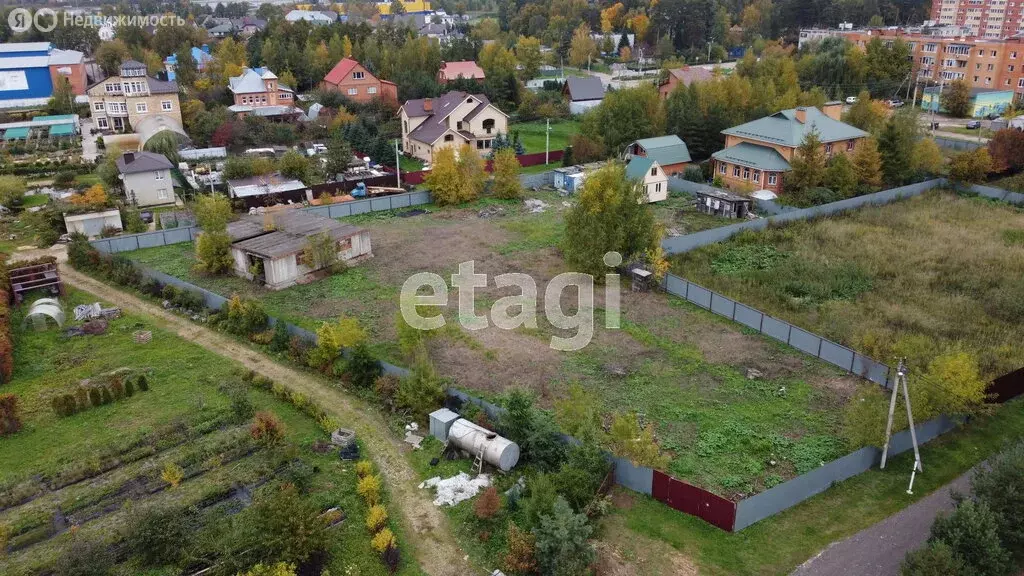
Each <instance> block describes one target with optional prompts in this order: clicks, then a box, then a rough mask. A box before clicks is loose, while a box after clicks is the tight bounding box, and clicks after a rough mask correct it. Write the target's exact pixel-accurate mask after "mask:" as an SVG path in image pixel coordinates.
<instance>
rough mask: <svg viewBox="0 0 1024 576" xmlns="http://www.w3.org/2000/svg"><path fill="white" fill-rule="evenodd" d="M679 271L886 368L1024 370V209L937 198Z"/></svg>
mask: <svg viewBox="0 0 1024 576" xmlns="http://www.w3.org/2000/svg"><path fill="white" fill-rule="evenodd" d="M674 268H675V271H676V272H677V273H678V274H680V275H682V276H684V277H686V278H689V279H690V280H693V281H694V282H697V283H699V284H703V285H704V286H707V287H708V288H712V289H714V290H717V291H720V292H722V293H724V294H726V295H729V296H732V297H734V298H737V299H738V300H740V301H741V302H745V303H747V304H749V305H751V306H755V307H758V308H760V309H762V310H764V311H766V312H768V313H771V314H775V315H778V316H780V317H782V318H784V319H786V320H789V321H790V322H793V323H795V324H796V325H798V326H802V327H804V328H807V329H809V330H812V331H815V332H818V333H820V334H823V335H825V336H827V337H829V338H831V339H833V340H836V341H838V342H841V343H843V344H846V345H848V346H851V347H852V348H854V349H857V350H859V351H861V352H863V353H865V354H868V355H870V356H873V357H874V358H877V359H879V360H882V361H889V360H891V359H892V358H893V357H894V356H896V355H905V356H907V357H908V358H909V360H910V365H911V369H912V370H915V369H916V370H918V371H920V370H923V369H924V368H925V367H926V365H927V364H928V362H929V361H930V360H932V359H933V358H934V357H935V356H937V355H938V354H941V353H943V352H945V351H947V350H950V349H952V348H956V347H960V348H963V349H966V350H968V351H970V352H971V353H973V354H974V355H975V356H976V357H977V358H978V360H979V363H980V367H981V372H982V376H983V377H985V378H993V377H996V376H999V375H1002V374H1004V373H1006V372H1009V371H1011V370H1015V369H1017V368H1020V367H1021V366H1024V346H1021V342H1022V341H1024V282H1021V278H1024V210H1022V209H1020V208H1016V207H1012V206H1008V205H1004V204H999V203H995V202H992V201H989V200H984V199H980V198H962V197H958V196H955V195H952V194H949V193H943V192H938V191H936V192H931V193H927V194H925V195H922V196H919V197H916V198H913V199H910V200H906V201H903V202H898V203H894V204H889V205H887V206H882V207H874V208H864V209H861V210H858V211H856V212H853V213H851V214H848V215H844V216H840V217H836V218H827V219H821V220H817V221H814V222H804V223H799V224H793V225H787V226H784V227H777V228H771V229H769V230H767V231H765V232H762V233H749V234H743V235H740V236H737V237H735V238H734V239H732V240H731V241H729V242H725V243H721V244H716V245H713V246H707V247H704V248H701V249H699V250H696V251H694V252H690V253H688V254H685V255H682V256H679V257H678V258H677V259H676V260H675V262H674Z"/></svg>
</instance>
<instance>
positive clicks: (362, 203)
mask: <svg viewBox="0 0 1024 576" xmlns="http://www.w3.org/2000/svg"><path fill="white" fill-rule="evenodd" d="M349 206H351V208H352V215H353V216H355V215H356V214H366V213H367V212H369V211H370V201H369V200H356V201H355V202H349Z"/></svg>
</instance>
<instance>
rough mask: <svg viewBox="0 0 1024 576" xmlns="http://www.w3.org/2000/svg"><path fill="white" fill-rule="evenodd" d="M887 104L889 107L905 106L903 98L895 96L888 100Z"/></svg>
mask: <svg viewBox="0 0 1024 576" xmlns="http://www.w3.org/2000/svg"><path fill="white" fill-rule="evenodd" d="M885 105H886V106H888V107H889V108H899V107H900V106H903V100H900V99H899V98H893V99H892V100H886V101H885Z"/></svg>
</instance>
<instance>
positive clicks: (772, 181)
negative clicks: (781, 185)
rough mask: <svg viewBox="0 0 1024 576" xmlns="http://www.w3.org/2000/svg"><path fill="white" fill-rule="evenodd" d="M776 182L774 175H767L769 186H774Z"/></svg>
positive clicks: (776, 177) (776, 178)
mask: <svg viewBox="0 0 1024 576" xmlns="http://www.w3.org/2000/svg"><path fill="white" fill-rule="evenodd" d="M776 182H778V176H776V175H775V174H774V173H772V174H769V175H768V185H769V186H774V185H775V183H776Z"/></svg>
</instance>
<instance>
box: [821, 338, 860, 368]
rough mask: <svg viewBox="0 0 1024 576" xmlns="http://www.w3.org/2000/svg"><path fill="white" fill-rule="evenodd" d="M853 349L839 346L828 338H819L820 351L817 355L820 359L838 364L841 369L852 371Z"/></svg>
mask: <svg viewBox="0 0 1024 576" xmlns="http://www.w3.org/2000/svg"><path fill="white" fill-rule="evenodd" d="M853 354H854V352H853V350H850V349H849V348H847V347H845V346H840V345H839V344H836V343H835V342H832V341H830V340H825V339H824V338H822V339H821V352H820V353H819V354H818V357H819V358H821V359H822V360H824V361H826V362H828V363H830V364H835V365H836V366H839V367H840V368H842V369H843V370H848V371H851V372H852V371H853Z"/></svg>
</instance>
